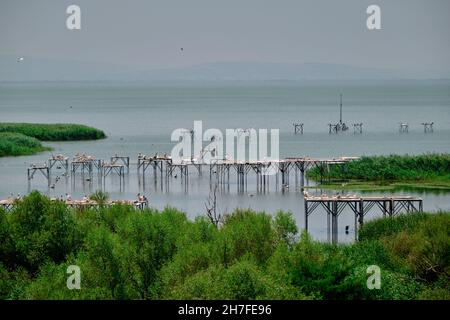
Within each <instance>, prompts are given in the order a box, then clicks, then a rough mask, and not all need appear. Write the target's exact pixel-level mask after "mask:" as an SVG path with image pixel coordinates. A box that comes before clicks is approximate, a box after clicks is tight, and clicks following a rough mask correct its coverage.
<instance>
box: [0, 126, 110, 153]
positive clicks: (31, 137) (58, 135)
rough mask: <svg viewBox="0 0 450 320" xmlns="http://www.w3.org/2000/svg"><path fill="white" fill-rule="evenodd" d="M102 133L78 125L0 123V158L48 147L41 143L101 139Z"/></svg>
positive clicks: (36, 151)
mask: <svg viewBox="0 0 450 320" xmlns="http://www.w3.org/2000/svg"><path fill="white" fill-rule="evenodd" d="M105 137H106V135H105V133H104V132H103V131H101V130H98V129H95V128H91V127H88V126H84V125H80V124H36V123H0V157H4V156H20V155H30V154H35V153H38V152H42V151H45V150H51V148H49V147H44V146H42V144H41V142H40V141H39V140H41V141H75V140H95V139H103V138H105Z"/></svg>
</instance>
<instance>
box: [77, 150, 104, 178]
mask: <svg viewBox="0 0 450 320" xmlns="http://www.w3.org/2000/svg"><path fill="white" fill-rule="evenodd" d="M94 168H95V169H97V172H98V173H99V174H100V173H101V170H102V160H99V159H96V158H95V157H93V156H89V155H85V154H81V155H79V154H77V155H76V156H75V157H74V158H73V160H72V169H71V173H72V174H75V173H77V172H78V171H80V172H81V173H82V174H85V173H86V171H87V173H88V174H89V176H92V174H93V172H94Z"/></svg>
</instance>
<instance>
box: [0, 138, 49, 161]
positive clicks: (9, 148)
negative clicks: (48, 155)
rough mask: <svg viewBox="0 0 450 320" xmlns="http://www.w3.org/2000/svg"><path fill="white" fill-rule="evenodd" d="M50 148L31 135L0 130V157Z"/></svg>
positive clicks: (33, 152)
mask: <svg viewBox="0 0 450 320" xmlns="http://www.w3.org/2000/svg"><path fill="white" fill-rule="evenodd" d="M47 150H51V148H49V147H44V146H43V145H42V143H41V142H40V141H39V140H38V139H36V138H32V137H28V136H26V135H23V134H21V133H12V132H0V157H6V156H22V155H31V154H35V153H38V152H42V151H47Z"/></svg>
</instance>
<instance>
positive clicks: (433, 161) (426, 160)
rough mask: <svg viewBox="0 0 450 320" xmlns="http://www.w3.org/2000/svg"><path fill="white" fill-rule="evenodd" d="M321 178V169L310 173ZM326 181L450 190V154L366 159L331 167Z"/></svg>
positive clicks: (311, 175) (343, 184)
mask: <svg viewBox="0 0 450 320" xmlns="http://www.w3.org/2000/svg"><path fill="white" fill-rule="evenodd" d="M320 176H321V175H320V169H319V168H314V169H312V170H311V171H309V172H308V177H309V178H312V179H315V180H320ZM324 177H325V180H326V181H328V182H329V183H330V184H335V185H336V186H337V187H339V185H342V186H344V187H347V188H351V186H352V185H356V186H357V184H358V183H359V184H361V182H363V184H365V186H364V187H368V186H370V185H378V186H383V185H384V186H388V185H395V184H399V183H402V182H407V183H410V184H413V185H415V186H420V185H421V184H423V185H424V186H426V187H428V188H429V187H433V186H436V187H441V188H442V187H450V154H435V153H432V154H424V155H414V156H410V155H390V156H373V157H362V158H361V159H360V160H357V161H352V162H349V163H346V164H344V165H339V166H330V167H329V172H326V173H324ZM336 182H339V183H337V184H336ZM364 182H365V183H364ZM368 182H369V183H368ZM403 185H404V183H403Z"/></svg>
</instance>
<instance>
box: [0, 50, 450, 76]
mask: <svg viewBox="0 0 450 320" xmlns="http://www.w3.org/2000/svg"><path fill="white" fill-rule="evenodd" d="M413 78H414V79H416V78H417V79H424V78H434V79H436V78H438V79H439V78H446V79H448V78H450V72H446V73H442V74H439V75H436V74H434V75H426V74H414V73H413V72H405V71H394V70H384V69H377V68H370V67H357V66H350V65H341V64H327V63H303V64H294V63H264V62H215V63H206V64H200V65H195V66H190V67H181V68H167V69H148V70H142V69H134V68H131V67H125V66H119V65H112V64H111V65H110V64H106V63H93V62H81V61H71V60H70V61H69V60H67V61H65V60H50V59H41V58H33V57H26V56H25V57H24V59H23V61H20V60H18V59H17V57H14V56H0V81H151V80H167V81H170V80H357V79H375V80H379V79H413Z"/></svg>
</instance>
